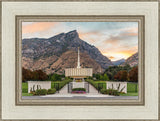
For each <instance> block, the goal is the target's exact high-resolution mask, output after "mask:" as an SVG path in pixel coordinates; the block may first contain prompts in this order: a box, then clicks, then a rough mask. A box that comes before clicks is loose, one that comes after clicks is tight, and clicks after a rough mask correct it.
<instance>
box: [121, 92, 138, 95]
mask: <svg viewBox="0 0 160 121" xmlns="http://www.w3.org/2000/svg"><path fill="white" fill-rule="evenodd" d="M120 95H121V96H138V92H135V93H134V92H128V93H127V94H120Z"/></svg>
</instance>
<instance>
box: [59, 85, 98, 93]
mask: <svg viewBox="0 0 160 121" xmlns="http://www.w3.org/2000/svg"><path fill="white" fill-rule="evenodd" d="M62 94H63V95H66V94H70V93H68V84H66V85H65V86H64V87H63V88H62V89H61V90H60V91H59V95H62ZM89 94H91V95H94V94H100V93H98V91H97V90H96V89H95V88H94V87H93V86H92V85H91V84H89Z"/></svg>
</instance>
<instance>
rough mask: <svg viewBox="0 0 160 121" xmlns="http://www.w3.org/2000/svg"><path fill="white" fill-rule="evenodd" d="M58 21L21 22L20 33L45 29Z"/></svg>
mask: <svg viewBox="0 0 160 121" xmlns="http://www.w3.org/2000/svg"><path fill="white" fill-rule="evenodd" d="M57 24H58V22H34V23H32V24H28V25H23V24H22V34H27V33H35V32H41V31H46V30H48V29H51V28H52V27H54V26H56V25H57Z"/></svg>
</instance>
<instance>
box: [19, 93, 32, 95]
mask: <svg viewBox="0 0 160 121" xmlns="http://www.w3.org/2000/svg"><path fill="white" fill-rule="evenodd" d="M22 96H33V94H30V93H22Z"/></svg>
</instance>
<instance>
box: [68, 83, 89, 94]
mask: <svg viewBox="0 0 160 121" xmlns="http://www.w3.org/2000/svg"><path fill="white" fill-rule="evenodd" d="M75 88H77V89H78V88H84V89H85V92H86V93H89V83H88V82H85V81H83V82H70V83H68V93H72V89H75Z"/></svg>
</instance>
